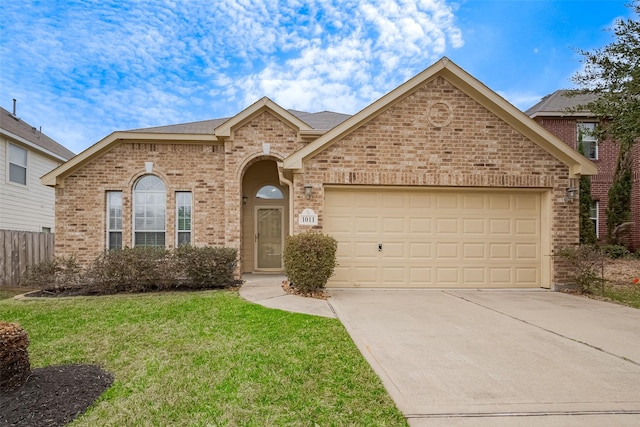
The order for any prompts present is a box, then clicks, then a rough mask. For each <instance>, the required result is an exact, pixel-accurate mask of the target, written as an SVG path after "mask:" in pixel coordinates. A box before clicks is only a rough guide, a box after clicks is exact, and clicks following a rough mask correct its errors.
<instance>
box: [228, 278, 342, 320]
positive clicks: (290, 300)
mask: <svg viewBox="0 0 640 427" xmlns="http://www.w3.org/2000/svg"><path fill="white" fill-rule="evenodd" d="M243 279H244V280H245V282H244V284H243V285H242V286H241V287H240V296H241V297H242V298H244V299H246V300H247V301H251V302H255V303H257V304H260V305H263V306H265V307H269V308H277V309H280V310H285V311H291V312H294V313H304V314H313V315H315V316H322V317H333V318H335V317H336V315H335V313H334V312H333V310H332V309H331V307H330V306H329V304H328V303H327V300H322V299H316V298H305V297H299V296H297V295H291V294H288V293H286V292H285V291H284V290H283V289H282V281H283V280H285V279H286V277H285V276H284V275H271V274H244V275H243Z"/></svg>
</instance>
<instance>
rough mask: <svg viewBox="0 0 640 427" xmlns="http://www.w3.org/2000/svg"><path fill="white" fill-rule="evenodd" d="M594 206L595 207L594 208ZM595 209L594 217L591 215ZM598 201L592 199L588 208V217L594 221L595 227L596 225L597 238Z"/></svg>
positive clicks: (598, 224) (598, 234)
mask: <svg viewBox="0 0 640 427" xmlns="http://www.w3.org/2000/svg"><path fill="white" fill-rule="evenodd" d="M594 207H595V209H594ZM594 210H595V214H596V215H595V217H594V216H593V215H592V213H593V211H594ZM599 217H600V202H598V201H597V200H594V201H592V202H591V207H590V208H589V219H590V220H591V221H592V222H593V223H594V225H595V227H596V237H597V238H598V239H599V238H600V219H599Z"/></svg>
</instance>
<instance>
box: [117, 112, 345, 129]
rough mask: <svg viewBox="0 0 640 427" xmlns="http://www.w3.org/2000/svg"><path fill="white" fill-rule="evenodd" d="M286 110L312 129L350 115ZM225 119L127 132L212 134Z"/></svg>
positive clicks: (323, 126)
mask: <svg viewBox="0 0 640 427" xmlns="http://www.w3.org/2000/svg"><path fill="white" fill-rule="evenodd" d="M287 111H289V112H290V113H291V114H293V115H294V116H296V117H297V118H299V119H300V120H302V121H303V122H305V123H306V124H308V125H309V126H311V127H312V128H313V129H318V130H329V129H332V128H334V127H336V126H338V125H339V124H340V123H342V122H344V121H345V120H347V119H348V118H349V117H351V116H350V115H348V114H341V113H334V112H331V111H322V112H319V113H307V112H304V111H296V110H287ZM227 120H229V117H225V118H221V119H211V120H202V121H199V122H190V123H178V124H174V125H167V126H155V127H150V128H141V129H132V130H130V131H128V132H148V133H191V134H213V131H214V129H215V128H216V127H218V126H220V125H221V124H223V123H224V122H226V121H227Z"/></svg>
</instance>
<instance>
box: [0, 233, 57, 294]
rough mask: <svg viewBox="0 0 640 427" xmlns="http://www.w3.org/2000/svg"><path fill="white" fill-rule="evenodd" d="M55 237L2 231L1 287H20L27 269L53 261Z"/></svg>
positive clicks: (0, 256) (44, 234) (0, 234)
mask: <svg viewBox="0 0 640 427" xmlns="http://www.w3.org/2000/svg"><path fill="white" fill-rule="evenodd" d="M53 243H54V235H53V234H52V233H37V232H32V231H14V230H0V286H5V287H9V286H18V284H19V283H20V277H22V275H23V274H24V273H25V272H26V271H27V267H28V266H29V265H32V264H37V263H39V262H41V261H46V260H50V259H53Z"/></svg>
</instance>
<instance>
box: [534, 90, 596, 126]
mask: <svg viewBox="0 0 640 427" xmlns="http://www.w3.org/2000/svg"><path fill="white" fill-rule="evenodd" d="M570 93H571V91H570V90H567V89H561V90H557V91H555V92H553V93H552V94H549V95H547V96H545V97H544V98H542V99H541V100H540V102H538V103H537V104H535V105H534V106H533V107H531V108H529V109H528V110H527V111H525V114H526V115H527V116H529V117H531V118H532V119H533V118H535V117H539V116H553V117H564V116H573V117H590V116H592V114H591V113H590V112H589V111H575V112H573V111H570V110H571V109H575V108H578V107H579V106H581V105H586V104H588V103H589V102H591V101H594V100H595V99H596V97H597V96H596V95H593V94H588V93H581V94H577V95H569V94H570Z"/></svg>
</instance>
